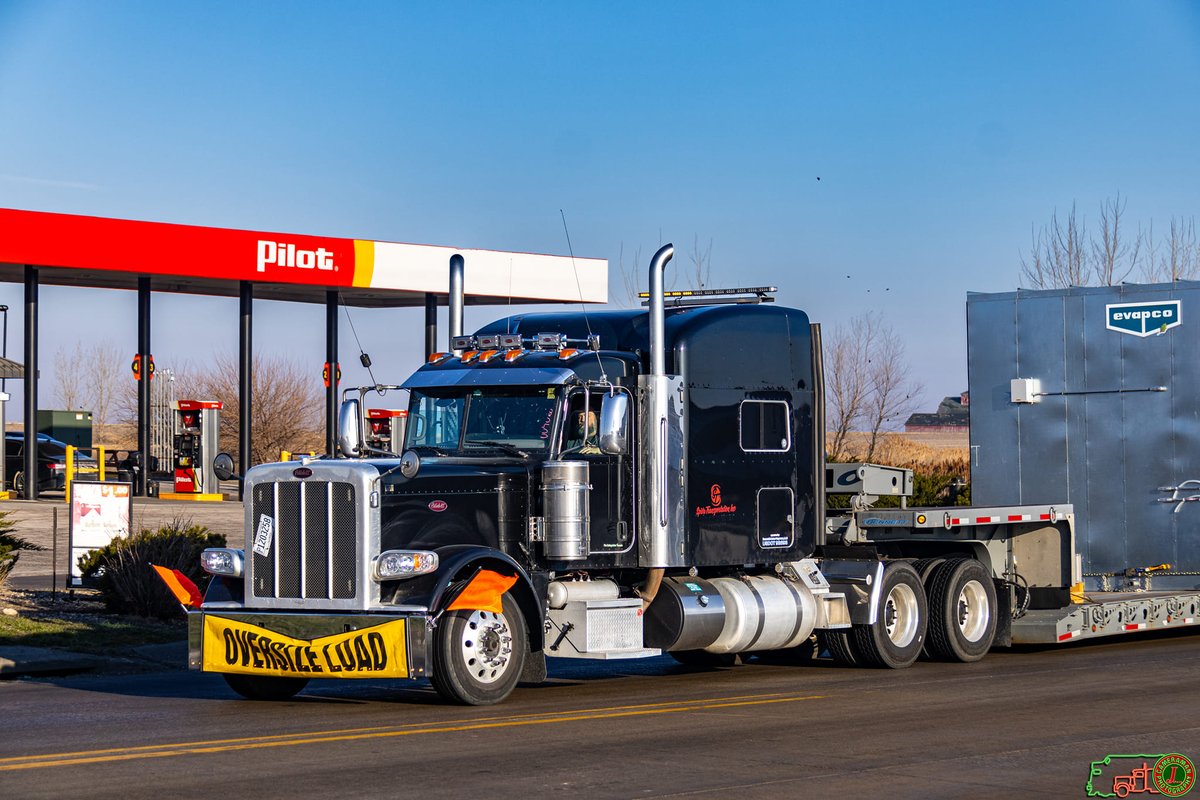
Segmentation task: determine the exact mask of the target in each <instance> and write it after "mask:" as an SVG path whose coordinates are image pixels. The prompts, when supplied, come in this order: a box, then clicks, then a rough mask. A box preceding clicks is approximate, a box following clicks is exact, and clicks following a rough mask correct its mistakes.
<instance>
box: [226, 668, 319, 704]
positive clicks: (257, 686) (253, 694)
mask: <svg viewBox="0 0 1200 800" xmlns="http://www.w3.org/2000/svg"><path fill="white" fill-rule="evenodd" d="M222 677H224V678H225V682H226V683H228V684H229V688H230V689H233V690H234V691H235V692H237V693H238V694H240V695H241V696H242V697H244V698H246V699H247V700H289V699H291V698H293V697H295V696H296V694H297V693H299V692H300V690H301V689H303V688H304V687H305V686H307V685H308V678H278V677H268V676H264V675H234V674H232V673H229V672H226V673H223V675H222Z"/></svg>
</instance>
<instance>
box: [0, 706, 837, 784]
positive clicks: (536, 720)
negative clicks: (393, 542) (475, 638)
mask: <svg viewBox="0 0 1200 800" xmlns="http://www.w3.org/2000/svg"><path fill="white" fill-rule="evenodd" d="M824 697H825V696H824V695H786V694H770V695H744V696H741V697H729V698H712V699H708V700H693V701H690V702H689V701H680V702H677V703H647V704H643V705H638V706H614V707H612V708H598V709H579V710H577V711H568V712H560V713H557V714H555V713H554V712H547V713H546V714H524V715H517V716H512V717H491V718H487V719H483V720H476V721H474V722H468V723H460V724H455V722H454V721H447V722H435V723H413V724H411V725H402V726H394V727H389V728H351V729H346V730H331V731H312V732H309V733H299V734H278V735H274V736H263V737H247V738H244V739H216V740H210V741H196V742H180V743H177V744H167V745H141V746H136V747H128V748H110V749H106V750H90V751H80V752H75V753H52V754H45V755H34V756H17V757H14V758H5V759H0V772H12V771H16V770H24V769H42V768H46V767H63V766H76V765H80V764H101V763H111V762H118V761H132V760H136V759H143V758H167V757H170V756H181V755H195V754H205V753H224V752H228V751H231V750H258V749H262V748H267V747H294V746H296V745H302V744H321V743H330V742H351V741H363V740H367V739H382V738H391V737H396V736H414V735H418V734H430V733H459V732H463V731H478V730H488V729H492V728H512V727H521V726H528V725H549V724H559V723H564V722H579V721H583V720H593V719H615V718H619V717H637V716H647V715H651V714H677V713H681V712H689V711H708V710H713V709H721V708H735V707H739V706H755V705H768V704H774V703H793V702H797V701H801V700H821V699H823V698H824Z"/></svg>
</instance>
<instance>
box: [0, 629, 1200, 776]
mask: <svg viewBox="0 0 1200 800" xmlns="http://www.w3.org/2000/svg"><path fill="white" fill-rule="evenodd" d="M1198 659H1200V635H1197V634H1194V633H1183V632H1181V633H1168V634H1152V635H1150V636H1143V637H1139V638H1137V639H1128V640H1114V641H1110V642H1106V643H1099V644H1079V645H1074V646H1068V647H1064V648H1054V649H1047V650H1041V651H1038V650H1018V651H1000V652H996V653H993V654H991V655H990V656H989V657H988V658H986V659H984V660H983V661H982V662H980V663H978V664H973V665H951V664H933V663H918V664H917V665H916V666H914V667H913V668H912V669H908V670H902V671H898V672H887V671H875V670H852V669H843V668H838V667H835V666H833V665H832V664H830V663H828V662H825V661H823V660H822V661H817V662H815V663H814V664H813V665H790V664H780V663H770V662H766V661H758V660H754V661H751V662H750V663H749V664H747V665H743V666H739V667H734V668H730V669H723V670H716V671H703V670H695V669H691V668H685V667H682V666H679V665H676V664H675V663H674V662H673V661H672V660H671V659H670V658H667V657H660V658H654V659H646V660H642V661H624V662H612V663H607V664H605V663H593V662H572V661H564V660H554V661H553V662H552V664H551V679H550V681H549V682H548V683H546V684H544V685H541V686H536V687H535V686H529V687H525V686H522V687H520V688H518V689H517V691H516V692H515V693H514V694H513V696H512V697H511V698H510V699H509V700H508V701H507V702H506V703H504V704H502V705H499V706H494V707H490V708H483V709H474V708H461V707H455V706H448V705H445V704H443V703H442V702H441V701H440V700H439V699H438V698H437V696H436V695H435V694H434V693H433V691H432V690H431V689H430V688H429V686H428V685H427V684H424V683H403V682H391V683H388V682H375V681H371V682H364V683H358V682H352V681H345V682H333V681H325V682H320V683H313V684H311V685H310V687H309V688H308V690H306V692H305V693H304V694H302V695H300V696H299V697H298V698H297V699H295V700H292V701H288V702H284V703H256V702H250V701H245V700H239V699H235V696H234V695H233V694H232V692H230V691H229V690H228V689H226V687H225V685H224V682H223V681H222V680H221V678H220V677H218V676H212V675H199V674H195V673H187V672H182V671H178V672H160V673H152V674H136V675H92V676H76V677H63V678H54V679H42V680H21V681H10V682H0V709H2V711H3V714H2V716H0V719H3V728H0V730H2V734H0V797H5V798H42V797H45V798H61V797H87V798H108V797H119V798H137V797H166V798H198V797H208V798H213V797H215V798H222V799H223V800H233V799H234V798H255V799H257V798H268V797H271V798H273V797H288V798H294V797H306V798H307V797H321V798H343V797H363V798H380V797H420V798H440V797H454V798H462V797H487V798H534V797H586V798H594V797H600V798H607V797H614V798H662V797H698V798H724V797H737V798H779V797H812V798H833V797H851V796H854V797H888V798H906V797H912V798H926V797H951V798H990V797H1004V798H1013V797H1046V798H1071V797H1085V796H1086V793H1085V785H1086V784H1087V781H1088V773H1089V766H1090V762H1092V761H1095V760H1099V759H1102V758H1104V756H1106V755H1111V754H1129V753H1148V754H1157V753H1170V752H1180V753H1183V754H1185V755H1188V756H1190V757H1191V758H1192V759H1196V758H1197V757H1200V686H1198V683H1197V671H1196V664H1197V661H1198ZM1192 794H1194V795H1196V796H1200V788H1197V789H1195V790H1193V792H1192Z"/></svg>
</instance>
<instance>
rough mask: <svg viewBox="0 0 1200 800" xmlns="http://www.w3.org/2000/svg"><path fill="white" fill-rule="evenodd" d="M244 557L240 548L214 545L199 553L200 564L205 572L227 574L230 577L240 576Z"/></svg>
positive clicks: (244, 560) (244, 561)
mask: <svg viewBox="0 0 1200 800" xmlns="http://www.w3.org/2000/svg"><path fill="white" fill-rule="evenodd" d="M245 563H246V557H245V556H244V555H243V554H242V551H241V550H232V549H228V548H224V547H214V548H210V549H208V550H205V551H204V552H203V553H201V554H200V566H202V567H204V571H205V572H209V573H212V574H213V575H228V576H229V577H231V578H240V577H242V567H243V566H244V565H245Z"/></svg>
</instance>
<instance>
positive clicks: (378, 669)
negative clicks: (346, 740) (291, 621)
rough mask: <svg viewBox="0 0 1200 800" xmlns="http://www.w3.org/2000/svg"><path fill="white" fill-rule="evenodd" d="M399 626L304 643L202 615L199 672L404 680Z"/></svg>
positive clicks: (386, 625)
mask: <svg viewBox="0 0 1200 800" xmlns="http://www.w3.org/2000/svg"><path fill="white" fill-rule="evenodd" d="M404 622H405V621H404V620H402V619H397V620H392V621H391V622H385V623H383V624H382V625H375V626H372V627H370V628H363V629H361V630H357V631H350V632H349V633H335V634H333V635H331V636H322V637H321V638H319V639H312V640H309V639H293V638H292V637H291V636H285V635H284V634H282V633H276V632H275V631H269V630H266V629H265V628H260V627H258V626H256V625H247V624H246V623H244V622H238V621H236V620H232V619H224V618H222V617H214V616H206V617H205V618H204V671H205V672H240V673H244V674H247V675H277V676H281V677H289V678H407V677H408V652H407V650H406V648H405V638H404Z"/></svg>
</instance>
